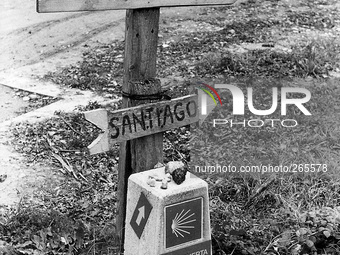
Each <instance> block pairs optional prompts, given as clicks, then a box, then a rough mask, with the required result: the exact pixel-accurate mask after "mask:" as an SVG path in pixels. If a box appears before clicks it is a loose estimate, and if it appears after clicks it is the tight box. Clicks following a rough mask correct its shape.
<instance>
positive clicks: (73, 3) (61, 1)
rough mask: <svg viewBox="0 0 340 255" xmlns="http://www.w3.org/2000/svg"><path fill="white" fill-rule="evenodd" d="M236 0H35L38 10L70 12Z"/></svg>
mask: <svg viewBox="0 0 340 255" xmlns="http://www.w3.org/2000/svg"><path fill="white" fill-rule="evenodd" d="M236 1H237V0H167V1H164V0H138V1H136V0H37V10H38V12H42V13H44V12H70V11H99V10H119V9H137V8H151V7H170V6H193V5H230V4H233V3H235V2H236Z"/></svg>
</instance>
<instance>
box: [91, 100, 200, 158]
mask: <svg viewBox="0 0 340 255" xmlns="http://www.w3.org/2000/svg"><path fill="white" fill-rule="evenodd" d="M84 116H85V119H86V120H88V121H90V122H91V123H93V124H94V125H96V126H97V127H99V128H100V129H101V130H103V131H104V132H103V133H101V134H100V135H99V136H98V138H97V139H96V140H95V141H93V142H92V143H91V144H90V145H89V147H88V149H89V152H90V154H96V153H101V152H105V151H108V150H109V149H110V148H111V147H112V145H113V144H115V143H117V142H122V141H127V140H131V139H135V138H138V137H142V136H147V135H151V134H155V133H159V132H164V131H166V130H169V129H172V128H176V127H181V126H185V125H188V124H192V123H195V122H198V120H199V116H200V112H199V107H198V96H197V95H189V96H184V97H180V98H176V99H173V100H170V101H162V102H157V103H151V104H143V105H140V106H135V107H131V108H126V109H121V110H117V111H112V112H111V111H108V110H106V109H97V110H92V111H88V112H85V113H84Z"/></svg>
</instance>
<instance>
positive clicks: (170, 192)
mask: <svg viewBox="0 0 340 255" xmlns="http://www.w3.org/2000/svg"><path fill="white" fill-rule="evenodd" d="M149 176H158V177H159V178H160V179H162V177H163V176H165V168H164V167H162V168H157V169H152V170H149V171H145V172H141V173H137V174H132V175H131V176H130V177H129V181H128V193H127V212H126V222H125V243H124V255H192V254H195V255H196V254H199V255H211V254H212V252H211V231H210V216H209V199H208V184H207V183H206V182H205V181H203V180H202V179H200V178H198V177H196V176H195V175H193V174H191V173H189V172H188V173H187V176H186V180H185V181H184V182H183V183H182V184H181V185H177V184H175V183H174V182H173V181H171V182H169V183H168V188H167V189H162V188H161V184H162V182H160V181H157V182H156V185H155V187H151V186H149V185H148V184H147V181H148V178H149Z"/></svg>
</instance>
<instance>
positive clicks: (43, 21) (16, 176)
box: [0, 0, 340, 206]
mask: <svg viewBox="0 0 340 255" xmlns="http://www.w3.org/2000/svg"><path fill="white" fill-rule="evenodd" d="M285 1H286V2H287V3H290V4H292V6H294V5H295V4H297V3H298V2H299V1H291V0H285ZM241 2H245V1H243V0H240V1H238V2H237V3H238V4H239V3H241ZM35 4H36V3H35V0H3V1H1V3H0V17H1V19H0V46H1V49H2V52H1V55H0V84H5V85H8V86H12V87H16V88H21V89H24V90H28V91H32V92H36V93H42V94H46V95H49V96H53V97H60V98H64V99H65V100H64V101H63V100H61V101H60V102H59V103H58V102H57V103H55V104H53V105H51V106H48V107H45V108H44V109H39V110H38V111H35V112H34V113H30V114H27V115H25V116H23V117H20V118H17V119H16V121H24V120H26V119H27V118H29V117H30V116H33V115H34V116H35V117H39V118H40V119H41V118H42V117H48V116H51V114H53V112H54V111H55V110H72V109H73V108H72V107H74V106H75V105H77V104H86V102H87V101H88V100H90V99H93V98H94V95H93V94H92V93H91V92H84V91H78V90H75V89H72V90H71V89H67V88H61V87H59V86H57V85H55V84H53V83H51V82H48V81H43V80H41V79H40V77H42V76H43V75H45V74H47V73H48V72H50V71H55V70H57V69H59V68H63V67H66V66H69V65H71V64H75V63H76V62H77V61H80V60H81V58H82V53H83V52H85V51H87V50H88V49H89V48H92V47H95V46H97V45H101V44H105V43H110V42H111V41H113V40H116V39H117V40H122V39H124V31H125V11H100V12H76V13H53V14H51V13H49V14H39V13H37V12H36V6H35ZM199 8H200V7H181V8H163V9H162V10H161V19H162V18H166V19H167V20H171V19H173V20H174V22H176V20H177V19H178V18H181V17H182V16H184V14H185V17H189V16H190V13H191V14H194V13H195V12H198V11H199ZM169 25H171V24H169ZM181 27H182V29H185V30H187V31H191V30H192V29H201V28H200V27H197V26H196V24H195V22H191V21H190V20H187V21H183V22H181ZM206 29H211V28H209V27H208V28H206ZM339 33H340V28H339ZM292 36H293V37H290V38H288V39H287V40H283V41H281V42H282V45H287V44H289V41H292V40H294V36H300V35H299V34H298V33H296V34H294V35H292ZM160 38H161V39H160V40H165V39H167V38H166V36H164V37H162V33H160ZM253 46H254V45H248V46H247V45H244V46H243V48H246V49H247V48H251V47H253ZM2 92H3V93H0V101H1V100H2V99H1V97H2V96H8V94H7V93H6V91H2ZM10 123H11V122H10V121H7V122H3V123H0V176H1V175H3V176H4V175H6V176H7V178H6V179H5V181H4V182H0V206H1V205H17V204H18V202H19V201H20V198H21V197H22V196H24V195H25V194H30V193H32V192H33V190H35V189H36V188H37V187H38V186H39V185H44V183H45V182H46V183H50V182H49V180H51V179H53V178H54V175H53V174H51V173H52V169H51V168H50V167H47V166H41V165H40V166H36V165H32V164H26V163H25V162H24V160H23V158H22V157H21V155H19V154H18V153H16V152H15V151H14V148H12V147H11V145H10V142H9V141H10V140H9V139H8V138H9V137H8V126H9V125H10ZM37 180H39V181H37Z"/></svg>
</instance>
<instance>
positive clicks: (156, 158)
mask: <svg viewBox="0 0 340 255" xmlns="http://www.w3.org/2000/svg"><path fill="white" fill-rule="evenodd" d="M159 15H160V8H145V9H133V10H127V13H126V25H125V26H126V28H125V59H124V83H123V89H122V90H123V92H125V93H126V94H134V95H135V94H139V95H149V94H155V93H158V92H160V91H161V85H160V82H157V81H156V82H145V83H144V85H143V86H140V85H138V83H139V84H140V83H143V81H146V80H153V79H154V78H155V76H156V58H157V42H158V29H159ZM148 102H150V101H147V100H143V101H137V100H131V99H129V98H126V97H124V98H123V106H122V107H123V108H128V107H131V106H136V105H139V104H143V103H148ZM157 162H163V135H162V133H158V134H154V135H150V136H146V137H142V138H138V139H134V140H130V141H126V142H123V143H121V145H120V155H119V170H118V205H117V213H118V214H117V220H116V225H117V230H118V238H119V240H120V245H121V249H123V247H124V246H123V244H124V226H125V215H126V195H127V179H128V177H129V176H130V175H131V174H132V173H137V172H141V171H145V170H149V169H152V168H153V167H154V166H155V164H157Z"/></svg>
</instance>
